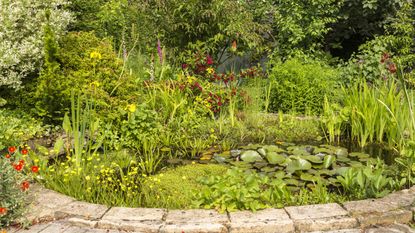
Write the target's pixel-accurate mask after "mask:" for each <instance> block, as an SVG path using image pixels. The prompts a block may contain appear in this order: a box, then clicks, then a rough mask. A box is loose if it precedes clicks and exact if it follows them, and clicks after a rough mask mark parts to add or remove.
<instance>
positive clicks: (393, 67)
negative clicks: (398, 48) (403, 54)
mask: <svg viewBox="0 0 415 233" xmlns="http://www.w3.org/2000/svg"><path fill="white" fill-rule="evenodd" d="M388 70H389V72H390V73H391V74H394V73H396V70H397V69H396V65H395V63H389V65H388Z"/></svg>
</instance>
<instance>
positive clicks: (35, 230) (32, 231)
mask: <svg viewBox="0 0 415 233" xmlns="http://www.w3.org/2000/svg"><path fill="white" fill-rule="evenodd" d="M49 225H50V224H35V225H32V226H30V228H29V229H21V230H19V231H17V233H39V232H40V231H42V230H43V229H45V228H47V227H48V226H49Z"/></svg>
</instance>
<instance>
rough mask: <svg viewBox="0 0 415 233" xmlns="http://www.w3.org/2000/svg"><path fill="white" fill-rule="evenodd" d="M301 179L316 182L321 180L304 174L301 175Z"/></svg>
mask: <svg viewBox="0 0 415 233" xmlns="http://www.w3.org/2000/svg"><path fill="white" fill-rule="evenodd" d="M300 179H301V180H304V181H312V182H316V181H317V180H318V179H319V177H317V176H314V175H311V174H309V173H303V174H301V176H300Z"/></svg>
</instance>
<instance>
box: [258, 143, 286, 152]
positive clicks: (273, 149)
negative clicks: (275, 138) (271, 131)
mask: <svg viewBox="0 0 415 233" xmlns="http://www.w3.org/2000/svg"><path fill="white" fill-rule="evenodd" d="M263 148H264V149H265V150H266V151H267V152H276V153H280V152H284V151H285V150H284V149H282V148H279V147H278V146H275V145H269V146H264V147H263Z"/></svg>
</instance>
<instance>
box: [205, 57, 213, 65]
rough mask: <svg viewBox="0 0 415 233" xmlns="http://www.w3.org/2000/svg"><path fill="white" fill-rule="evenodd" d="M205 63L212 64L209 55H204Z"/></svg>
mask: <svg viewBox="0 0 415 233" xmlns="http://www.w3.org/2000/svg"><path fill="white" fill-rule="evenodd" d="M206 64H208V65H213V59H212V57H211V56H209V55H207V56H206Z"/></svg>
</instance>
